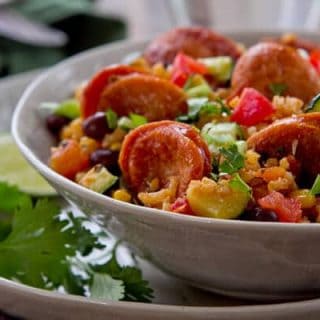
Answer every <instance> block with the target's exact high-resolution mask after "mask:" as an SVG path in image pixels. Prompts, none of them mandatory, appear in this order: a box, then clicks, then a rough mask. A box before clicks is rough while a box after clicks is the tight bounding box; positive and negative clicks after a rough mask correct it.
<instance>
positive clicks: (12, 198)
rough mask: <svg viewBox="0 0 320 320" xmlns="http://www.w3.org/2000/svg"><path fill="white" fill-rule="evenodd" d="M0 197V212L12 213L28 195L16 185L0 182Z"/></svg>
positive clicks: (27, 198)
mask: <svg viewBox="0 0 320 320" xmlns="http://www.w3.org/2000/svg"><path fill="white" fill-rule="evenodd" d="M0 199H1V201H0V212H5V213H7V214H12V213H13V212H14V210H15V209H16V208H17V207H19V206H20V205H21V204H23V203H25V202H26V201H28V200H29V196H27V195H26V194H25V193H23V192H21V191H19V189H18V188H17V187H14V186H9V185H8V184H7V183H5V182H0Z"/></svg>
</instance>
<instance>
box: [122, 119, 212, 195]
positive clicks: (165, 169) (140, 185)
mask: <svg viewBox="0 0 320 320" xmlns="http://www.w3.org/2000/svg"><path fill="white" fill-rule="evenodd" d="M196 135H197V136H196ZM200 139H201V138H200V136H199V134H198V133H197V131H196V130H195V129H194V128H192V127H191V126H189V125H185V124H182V125H181V124H180V123H177V122H174V121H159V122H153V123H149V124H146V125H143V126H140V127H138V128H137V129H135V130H133V131H131V132H130V133H129V134H128V135H127V136H126V138H125V140H124V142H123V145H122V148H121V151H120V156H119V164H120V168H121V171H122V173H123V175H124V178H125V181H126V183H127V184H128V186H129V187H130V189H131V190H132V191H133V192H135V193H138V192H144V191H148V187H149V183H150V182H151V181H152V180H153V179H154V178H158V179H159V182H160V188H163V187H165V186H167V184H168V183H169V179H170V178H171V177H176V178H177V179H178V182H179V185H178V191H177V196H182V195H183V194H184V192H185V191H186V189H187V186H188V184H189V182H190V181H191V180H193V179H201V178H202V177H203V176H206V175H208V174H209V172H210V170H211V167H210V163H211V161H210V153H209V150H208V148H207V146H206V145H205V143H204V142H202V141H201V142H200Z"/></svg>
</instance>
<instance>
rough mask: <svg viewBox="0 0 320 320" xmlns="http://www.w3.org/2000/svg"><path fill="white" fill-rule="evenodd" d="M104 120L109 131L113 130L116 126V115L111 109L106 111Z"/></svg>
mask: <svg viewBox="0 0 320 320" xmlns="http://www.w3.org/2000/svg"><path fill="white" fill-rule="evenodd" d="M106 118H107V123H108V127H109V128H110V129H115V128H116V127H117V126H118V115H117V114H116V113H115V112H114V111H113V110H112V109H108V110H107V111H106Z"/></svg>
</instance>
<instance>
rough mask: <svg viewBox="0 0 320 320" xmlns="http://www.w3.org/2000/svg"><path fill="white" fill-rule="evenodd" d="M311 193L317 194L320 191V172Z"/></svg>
mask: <svg viewBox="0 0 320 320" xmlns="http://www.w3.org/2000/svg"><path fill="white" fill-rule="evenodd" d="M310 193H311V194H313V195H317V194H319V193H320V174H318V175H317V177H316V179H315V181H314V183H313V185H312V188H311V190H310Z"/></svg>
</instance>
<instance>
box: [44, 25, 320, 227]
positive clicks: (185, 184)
mask: <svg viewBox="0 0 320 320" xmlns="http://www.w3.org/2000/svg"><path fill="white" fill-rule="evenodd" d="M127 60H129V61H128V62H127V63H125V64H124V63H123V64H117V65H107V66H105V67H104V68H102V69H101V70H99V71H98V72H96V73H95V74H92V77H91V78H90V79H88V81H87V82H85V83H79V85H78V86H77V87H76V88H74V89H75V90H74V91H75V93H74V97H70V99H69V100H67V101H62V102H58V103H43V104H42V106H41V108H46V109H49V110H50V112H49V114H48V115H47V117H46V124H47V127H48V129H49V130H50V131H51V132H52V133H53V134H54V135H55V136H56V137H57V140H58V143H57V145H56V146H55V147H53V148H52V149H51V155H50V158H49V160H48V163H49V165H50V167H51V168H52V169H53V170H55V171H56V172H58V173H59V174H61V175H63V176H64V177H67V178H69V179H71V180H73V181H75V182H76V183H78V184H80V185H81V186H84V187H86V188H89V189H91V190H93V191H96V192H98V193H101V194H104V195H105V196H107V197H112V198H114V199H116V200H121V201H125V202H130V203H134V204H136V205H140V206H146V207H151V208H156V209H163V210H166V211H170V212H172V213H173V214H185V215H193V216H201V217H210V218H222V219H240V220H250V221H269V222H270V221H271V222H291V223H301V222H318V221H320V197H318V194H319V193H320V177H319V176H318V175H319V174H320V140H319V137H320V134H319V133H320V113H319V111H320V96H318V94H319V93H320V75H319V72H320V49H319V48H318V45H317V44H315V43H312V42H308V41H306V40H302V39H300V38H298V37H297V36H295V35H293V34H290V35H289V34H287V35H284V36H282V37H280V38H272V39H262V40H261V41H260V42H258V43H256V44H255V45H253V46H251V47H249V48H245V47H244V46H243V45H242V44H239V43H237V42H235V41H234V40H232V39H229V38H227V37H225V36H222V35H220V34H217V33H215V32H214V31H211V30H208V29H204V28H200V27H188V28H177V29H174V30H171V31H169V32H167V33H165V34H163V35H161V36H160V37H158V38H156V39H155V40H153V41H151V43H150V44H149V45H148V46H147V47H146V49H145V50H144V52H143V53H142V54H140V55H139V56H135V57H134V58H130V59H127Z"/></svg>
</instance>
